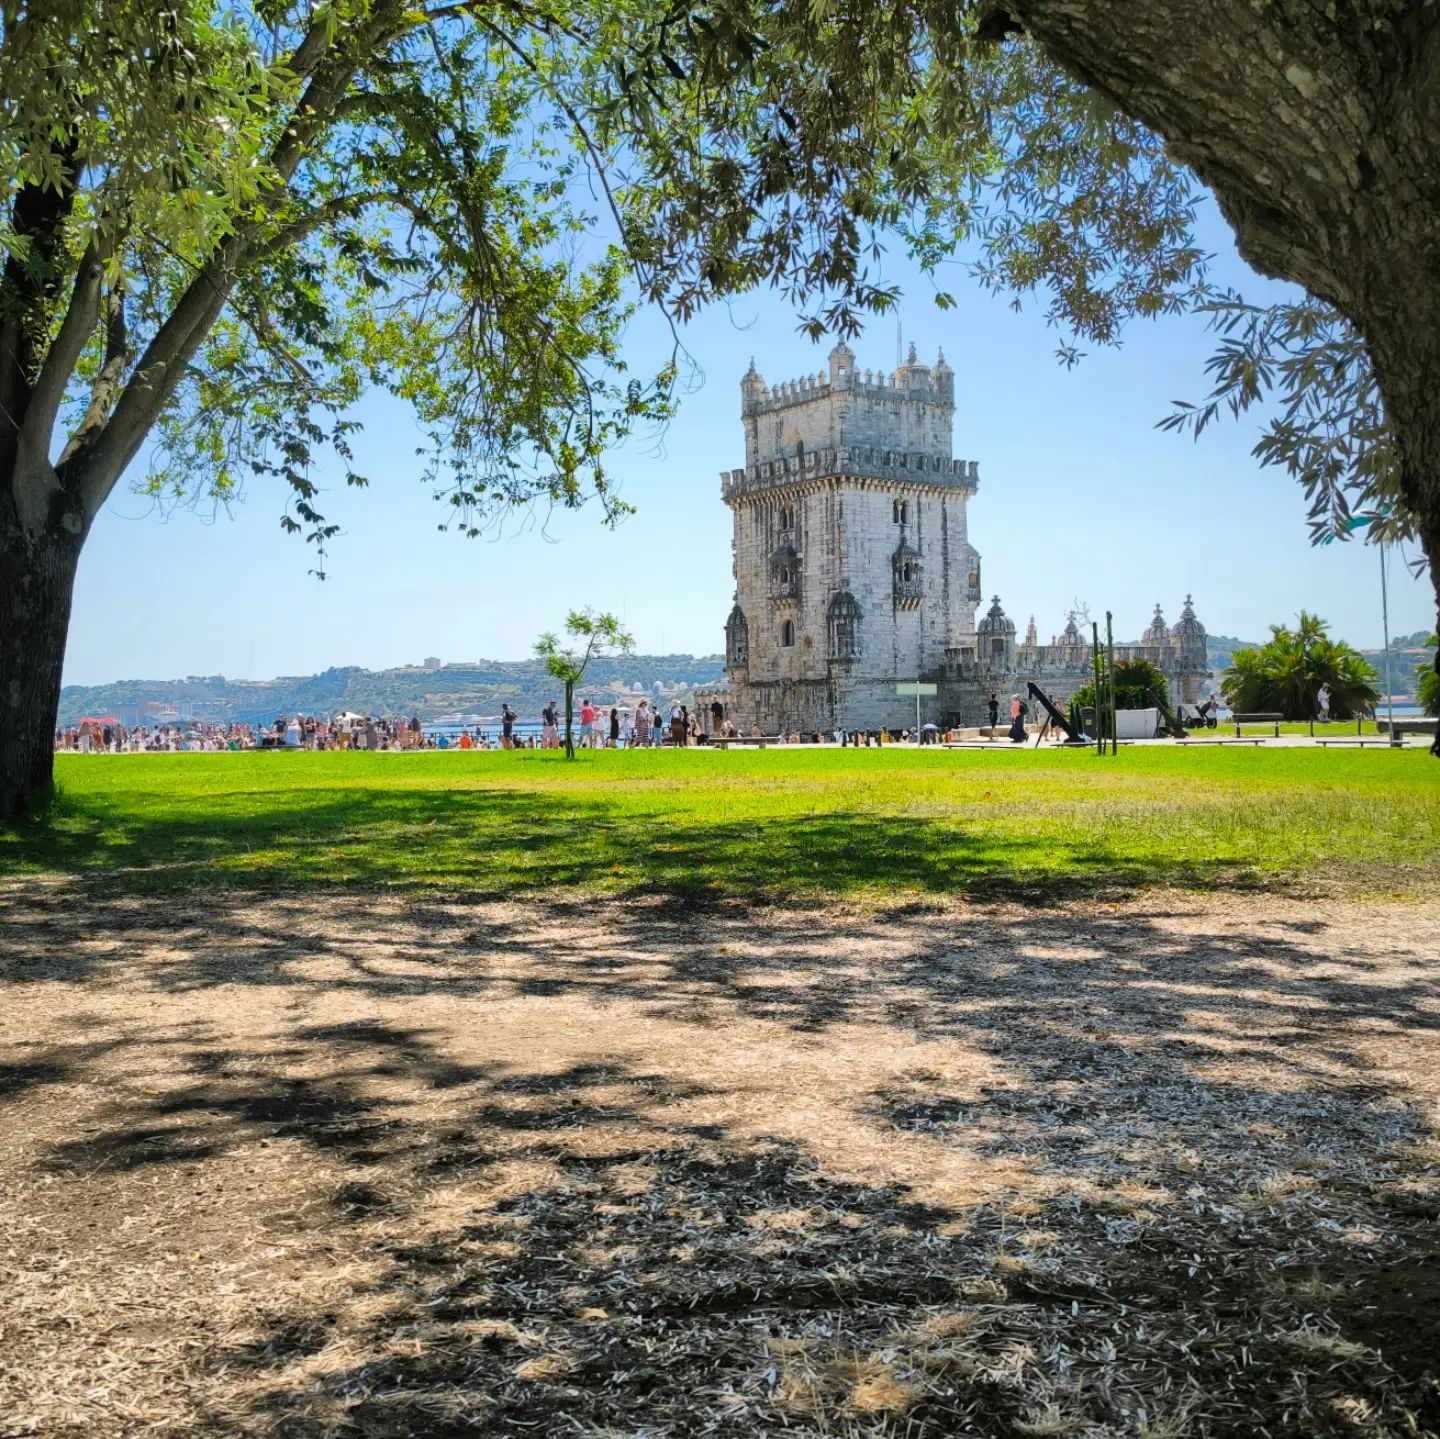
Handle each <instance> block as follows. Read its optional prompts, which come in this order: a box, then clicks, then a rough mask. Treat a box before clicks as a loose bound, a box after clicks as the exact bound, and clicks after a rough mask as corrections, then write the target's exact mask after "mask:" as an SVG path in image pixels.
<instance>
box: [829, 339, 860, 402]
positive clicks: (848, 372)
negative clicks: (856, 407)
mask: <svg viewBox="0 0 1440 1439" xmlns="http://www.w3.org/2000/svg"><path fill="white" fill-rule="evenodd" d="M854 379H855V352H854V351H853V350H852V349H851V348H850V346H849V345H847V344H846V343H845V341H844V340H841V341H840V342H839V343H838V344H837V345H836V346H835V348H834V349H833V350H831V351H830V383H831V384H832V385H833V386H834V387H835V388H836V389H837V390H848V389H849V388H850V387H851V385H852V383H853V382H854Z"/></svg>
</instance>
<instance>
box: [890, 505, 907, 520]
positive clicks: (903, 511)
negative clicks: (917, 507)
mask: <svg viewBox="0 0 1440 1439" xmlns="http://www.w3.org/2000/svg"><path fill="white" fill-rule="evenodd" d="M890 513H891V514H892V515H893V516H894V517H895V523H896V524H897V525H908V524H909V523H910V501H909V500H894V501H892V502H891V506H890Z"/></svg>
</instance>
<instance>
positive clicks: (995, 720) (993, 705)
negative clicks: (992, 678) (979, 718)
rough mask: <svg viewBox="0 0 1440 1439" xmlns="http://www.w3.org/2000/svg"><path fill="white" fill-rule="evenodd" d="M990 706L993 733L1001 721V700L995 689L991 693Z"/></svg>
mask: <svg viewBox="0 0 1440 1439" xmlns="http://www.w3.org/2000/svg"><path fill="white" fill-rule="evenodd" d="M988 708H989V710H990V729H991V731H992V733H993V731H994V730H995V728H996V727H997V726H998V725H999V723H1000V700H999V698H998V696H997V695H996V694H995V693H994V691H993V690H992V691H991V694H990V703H989V705H988Z"/></svg>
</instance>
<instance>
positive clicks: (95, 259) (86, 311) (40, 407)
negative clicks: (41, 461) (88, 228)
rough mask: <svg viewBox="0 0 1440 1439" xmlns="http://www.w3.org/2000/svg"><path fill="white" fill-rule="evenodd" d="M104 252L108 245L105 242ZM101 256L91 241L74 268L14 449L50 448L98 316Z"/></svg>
mask: <svg viewBox="0 0 1440 1439" xmlns="http://www.w3.org/2000/svg"><path fill="white" fill-rule="evenodd" d="M105 248H106V251H107V252H108V250H109V245H108V244H107V245H106V247H105ZM104 270H105V255H104V254H102V252H101V249H100V247H99V244H98V243H97V242H96V241H95V240H93V239H92V240H91V241H90V244H89V245H88V246H86V249H85V253H84V254H83V255H81V257H80V263H79V264H78V265H77V266H76V269H75V283H74V285H73V287H72V288H71V291H70V304H69V306H68V307H67V308H66V311H65V318H64V320H62V321H61V323H60V332H59V334H57V335H56V336H55V338H54V340H52V341H51V343H50V348H49V350H47V351H46V354H45V360H44V362H43V363H42V364H41V366H40V373H39V374H38V375H37V376H36V378H35V383H34V384H33V385H32V386H31V389H30V399H29V403H28V404H27V405H26V407H25V418H24V421H23V422H22V424H21V426H20V434H19V438H18V441H17V448H18V449H19V450H20V451H21V452H22V453H24V452H28V453H29V454H31V455H39V456H45V455H48V453H49V450H50V434H51V431H52V430H53V429H54V427H55V416H56V415H57V414H59V412H60V405H61V403H62V402H63V400H64V398H65V391H66V389H67V387H68V386H69V383H70V376H71V374H72V372H73V371H74V369H75V366H76V365H77V364H78V363H79V360H80V356H81V354H83V353H84V350H85V346H86V344H87V343H88V342H89V339H90V336H91V334H92V333H94V330H95V326H96V324H97V323H98V322H99V319H100V293H101V286H102V283H103V280H104Z"/></svg>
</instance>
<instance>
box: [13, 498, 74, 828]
mask: <svg viewBox="0 0 1440 1439" xmlns="http://www.w3.org/2000/svg"><path fill="white" fill-rule="evenodd" d="M84 539H85V536H84V531H83V529H82V528H80V527H78V526H77V528H76V529H75V530H71V529H67V528H65V527H64V526H63V525H57V526H47V527H44V528H40V529H38V530H33V531H27V530H26V528H25V527H23V526H22V525H20V524H19V523H18V522H15V521H13V520H11V519H10V518H9V517H8V516H7V517H6V518H5V519H4V520H3V521H0V821H5V820H14V819H18V818H21V817H23V816H24V815H26V814H29V813H32V812H33V811H35V810H36V809H38V808H39V807H40V806H41V805H43V804H44V803H45V801H46V800H47V799H48V798H49V797H50V793H51V789H52V786H53V781H54V762H55V717H56V712H57V711H58V709H59V707H60V670H61V666H62V665H63V663H64V660H65V637H66V633H67V631H68V629H69V626H70V602H71V598H72V596H73V595H74V591H75V571H76V567H77V566H78V564H79V561H80V547H81V545H82V544H83V543H84Z"/></svg>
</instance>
